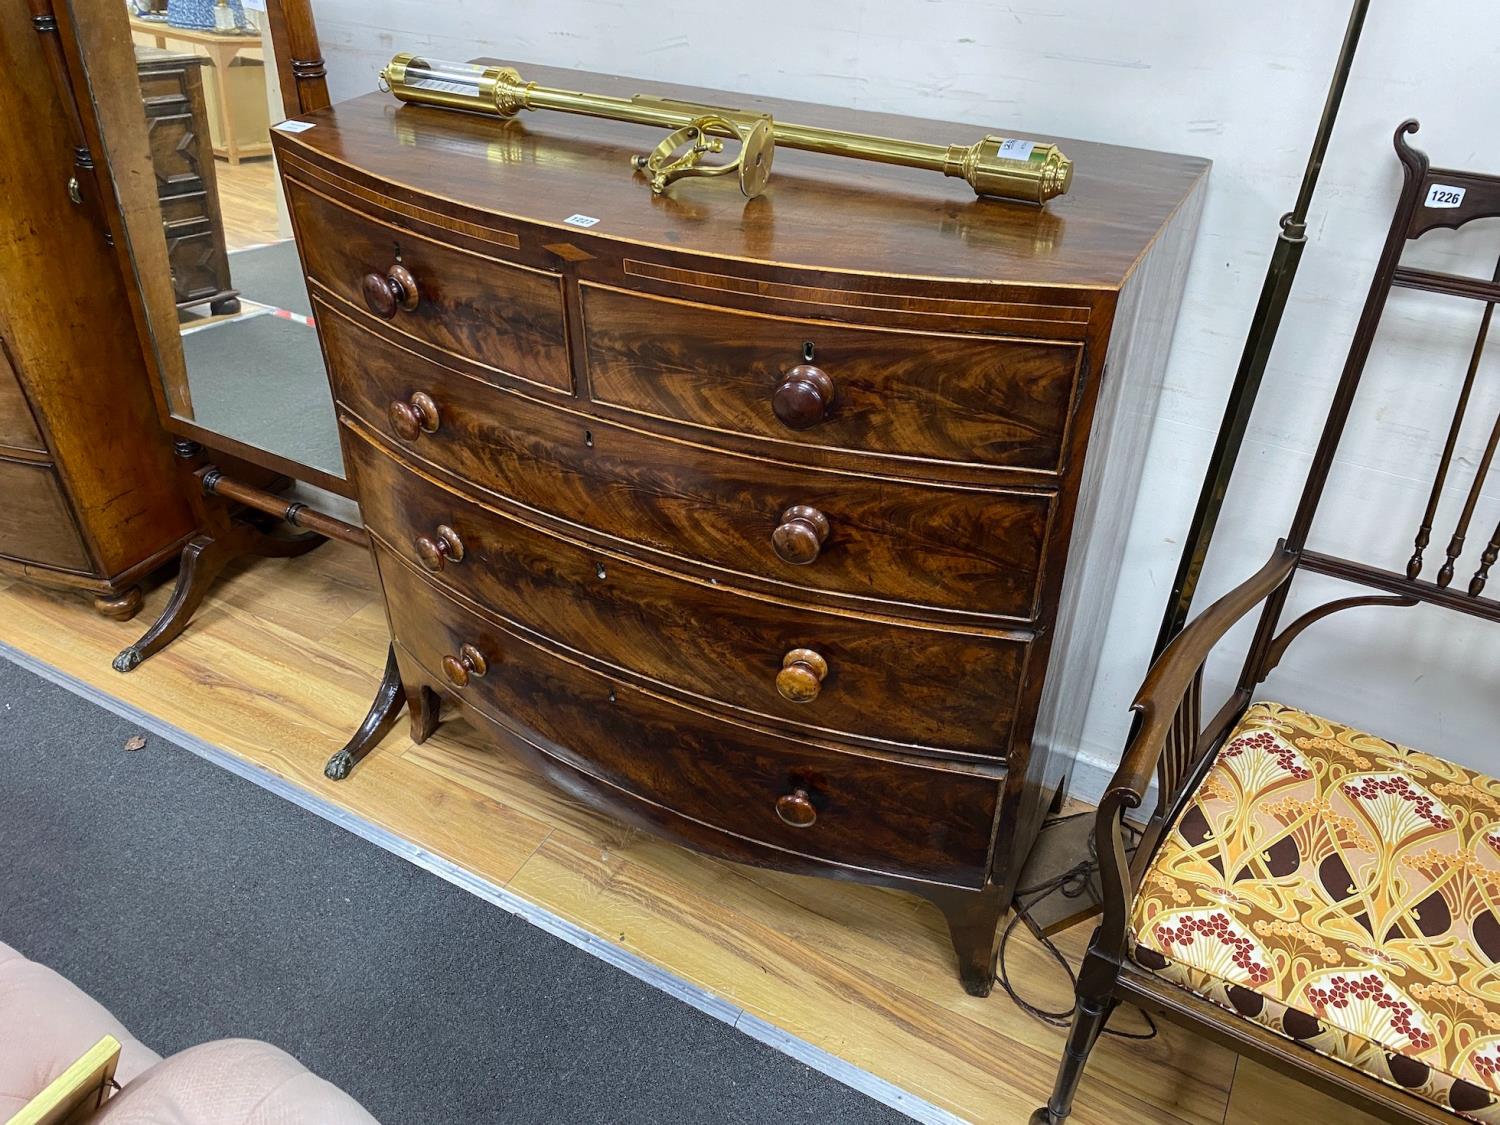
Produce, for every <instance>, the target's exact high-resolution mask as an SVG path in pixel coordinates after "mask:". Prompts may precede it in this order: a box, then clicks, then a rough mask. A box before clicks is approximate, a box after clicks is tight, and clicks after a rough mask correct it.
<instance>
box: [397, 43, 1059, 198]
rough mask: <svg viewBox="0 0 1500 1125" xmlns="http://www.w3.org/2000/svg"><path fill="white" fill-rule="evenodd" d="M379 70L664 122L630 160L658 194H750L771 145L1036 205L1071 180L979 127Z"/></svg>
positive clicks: (1050, 162) (469, 69)
mask: <svg viewBox="0 0 1500 1125" xmlns="http://www.w3.org/2000/svg"><path fill="white" fill-rule="evenodd" d="M380 78H381V82H382V84H383V86H384V88H386V89H388V90H389V91H390V92H391V93H392V94H394V95H396V97H397V98H399V99H401V100H402V101H404V102H418V103H421V104H424V105H435V106H442V107H444V108H447V109H464V110H471V111H473V112H477V113H488V114H491V115H494V116H498V117H514V116H515V115H516V114H517V113H519V112H520V111H521V110H523V109H552V110H558V111H560V112H562V113H577V114H583V115H584V116H587V117H603V118H607V119H609V120H611V121H628V122H632V123H634V124H637V125H653V126H657V127H659V128H662V129H667V130H669V132H668V134H667V136H666V137H665V138H664V139H663V140H662V142H661V143H660V144H659V145H657V146H656V148H655V149H653V150H652V151H651V152H650V153H648V154H646V155H644V156H637V157H635V158H634V159H633V160H632V164H633V165H634V166H635V167H636V168H637V169H639V170H640V171H642V172H644V173H645V174H646V175H647V177H648V178H649V180H650V183H651V190H652V191H653V192H655V193H657V194H658V195H660V194H661V193H663V192H665V191H666V190H667V188H668V187H670V186H671V185H672V183H673V182H674V181H676V180H679V179H683V178H685V177H688V176H724V175H729V174H730V173H734V174H736V175H737V176H738V179H739V184H740V190H741V191H742V192H744V194H745V195H746V197H748V198H752V199H753V198H754V197H755V196H757V195H759V194H760V193H761V192H762V191H764V190H765V186H766V181H767V180H769V179H770V176H771V159H772V157H773V156H774V155H775V152H776V146H777V145H785V146H786V147H787V148H798V149H803V150H804V151H807V152H826V153H831V154H833V155H835V156H849V157H853V158H855V159H857V160H872V161H875V162H877V163H880V164H899V165H901V166H903V167H906V168H926V169H929V170H931V171H933V172H941V173H943V175H945V176H956V177H957V178H958V179H961V180H963V181H964V182H965V183H966V184H968V185H969V186H970V187H971V188H973V189H974V191H975V192H976V193H977V194H978V195H982V196H991V197H994V198H998V199H1015V200H1020V201H1022V202H1025V203H1036V204H1042V203H1045V202H1046V201H1047V200H1049V199H1051V198H1052V197H1053V196H1057V195H1062V194H1063V193H1064V192H1066V191H1067V190H1068V185H1069V184H1070V183H1071V182H1072V179H1073V162H1072V161H1071V160H1069V159H1067V158H1066V157H1065V156H1063V154H1062V153H1061V152H1060V151H1059V150H1058V148H1057V146H1056V145H1053V144H1042V143H1040V142H1034V141H1026V140H1019V139H1015V138H1006V137H997V136H987V137H983V138H981V139H980V140H978V141H976V142H975V143H974V144H971V145H941V144H928V143H926V142H923V141H903V140H897V139H894V138H891V137H872V136H867V135H866V134H863V133H850V132H846V131H844V130H843V129H824V128H820V127H818V126H814V125H789V124H787V123H786V122H783V121H774V120H772V118H771V115H770V114H767V113H754V112H748V111H745V110H737V109H724V108H721V107H719V106H712V105H703V104H701V103H698V102H686V101H678V100H676V99H673V98H658V97H654V96H652V95H650V94H636V95H635V96H634V97H630V98H617V97H611V96H608V95H605V94H585V93H579V92H577V91H575V90H559V89H554V88H552V87H548V86H539V85H537V84H536V83H535V82H527V81H525V80H524V79H523V78H522V77H521V76H520V74H519V73H517V72H516V71H515V70H512V69H511V68H510V67H508V66H480V65H478V64H477V63H452V62H437V61H434V60H429V59H425V58H422V57H420V56H418V55H413V54H400V55H397V56H396V57H395V58H393V59H392V60H391V61H390V63H389V65H387V66H386V68H385V69H384V70H382V71H381V72H380ZM726 139H727V140H732V141H737V142H738V144H739V150H738V151H737V152H736V153H734V155H733V156H732V157H731V158H730V159H728V160H726V161H725V162H723V163H712V164H710V163H704V162H703V160H702V158H703V157H704V156H705V155H708V154H710V153H713V154H718V153H722V152H723V151H724V141H725V140H726Z"/></svg>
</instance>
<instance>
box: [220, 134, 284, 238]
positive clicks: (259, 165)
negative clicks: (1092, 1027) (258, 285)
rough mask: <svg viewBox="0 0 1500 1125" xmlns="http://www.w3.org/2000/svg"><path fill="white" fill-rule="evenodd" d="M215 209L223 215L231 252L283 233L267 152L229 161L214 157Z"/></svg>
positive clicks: (273, 173) (279, 236) (274, 183)
mask: <svg viewBox="0 0 1500 1125" xmlns="http://www.w3.org/2000/svg"><path fill="white" fill-rule="evenodd" d="M214 178H215V179H216V180H217V181H218V184H219V210H220V211H221V212H222V214H223V216H224V244H225V246H226V247H227V248H228V249H229V250H230V251H231V252H232V251H235V250H243V249H244V248H245V247H247V246H259V245H261V244H262V243H265V242H277V241H279V240H281V239H283V238H285V237H286V235H284V234H282V233H281V224H280V219H279V218H278V216H277V213H276V197H277V194H278V193H279V192H280V190H281V189H280V187H279V186H278V185H277V183H276V165H275V163H274V162H273V161H272V160H271V158H270V157H269V156H259V157H256V158H255V159H253V160H242V161H240V162H239V163H238V164H230V163H229V162H228V161H227V160H215V161H214Z"/></svg>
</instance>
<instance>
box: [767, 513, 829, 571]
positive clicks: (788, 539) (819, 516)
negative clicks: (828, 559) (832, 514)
mask: <svg viewBox="0 0 1500 1125" xmlns="http://www.w3.org/2000/svg"><path fill="white" fill-rule="evenodd" d="M827 538H828V517H827V516H825V515H824V514H823V513H822V512H820V511H818V509H816V508H811V507H808V506H807V505H806V504H795V505H793V506H792V507H790V508H788V509H787V510H786V511H784V512H782V513H781V523H779V524H777V526H776V530H775V531H773V532H771V546H773V547H775V548H776V554H777V556H778V557H779V558H780V559H781V561H782V562H789V563H791V564H792V565H793V566H806V565H807V564H808V563H810V562H813V561H814V560H816V559H817V557H818V552H819V551H821V550H822V549H823V541H824V540H826V539H827Z"/></svg>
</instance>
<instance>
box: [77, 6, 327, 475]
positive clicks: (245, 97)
mask: <svg viewBox="0 0 1500 1125" xmlns="http://www.w3.org/2000/svg"><path fill="white" fill-rule="evenodd" d="M123 3H124V6H125V9H126V11H125V13H124V15H125V17H126V19H127V20H128V24H129V38H130V46H131V50H132V51H133V54H134V61H135V76H136V79H137V87H138V88H137V89H136V90H132V91H121V93H120V96H121V97H122V98H128V99H130V100H132V102H133V104H132V105H131V106H130V107H129V111H127V108H126V107H124V106H118V107H115V110H116V112H113V113H111V114H109V118H110V120H108V121H102V123H103V124H105V125H106V126H107V127H109V128H110V132H111V135H110V136H109V137H108V138H106V147H107V148H108V149H109V150H110V151H109V155H110V161H111V165H112V167H113V169H114V171H115V181H116V184H117V190H118V191H119V192H120V193H121V197H122V198H121V203H122V205H123V206H124V208H125V211H126V215H127V223H128V225H129V231H130V243H131V244H130V255H131V258H132V260H133V261H134V263H135V269H136V274H137V281H138V283H139V285H140V287H141V290H142V293H143V295H144V299H145V305H146V309H147V313H148V317H149V320H150V323H151V329H152V334H153V336H154V338H155V345H156V350H157V357H158V368H159V370H160V372H161V379H162V389H163V392H164V394H165V399H166V403H167V405H168V408H169V409H170V412H171V414H172V415H173V416H174V417H175V418H178V419H181V420H183V421H187V422H191V423H193V424H194V425H196V426H198V427H202V428H203V429H204V430H208V431H212V433H214V434H217V435H223V436H225V437H228V438H232V439H234V441H236V442H239V443H242V444H243V445H244V446H248V447H251V448H253V449H257V450H264V451H267V452H269V453H272V454H275V455H277V456H278V457H281V458H284V459H286V460H288V461H291V462H295V463H296V464H297V465H301V466H307V467H310V468H312V469H314V470H318V471H320V472H322V473H326V474H328V475H330V476H332V477H339V478H341V477H342V476H343V464H342V460H341V457H340V454H339V442H338V427H337V424H336V421H335V417H334V408H333V400H332V396H331V394H330V392H329V388H328V380H327V378H326V376H325V374H324V367H323V357H322V353H321V351H320V349H319V346H318V338H317V333H316V331H315V330H314V327H313V320H312V309H311V307H310V306H309V304H308V298H307V289H306V286H305V285H304V283H303V278H302V269H301V266H300V263H299V261H298V257H297V247H296V244H295V242H294V241H293V239H292V229H291V224H290V222H289V220H288V217H287V208H286V203H285V200H284V199H283V198H282V193H281V188H280V184H279V180H278V177H277V174H276V167H275V163H274V160H273V158H272V156H271V126H272V125H273V124H274V123H276V122H280V121H282V120H283V119H284V118H285V117H286V116H287V114H286V113H285V111H284V110H283V107H282V98H281V89H280V85H279V82H278V78H277V68H276V60H275V54H274V47H273V44H272V41H271V35H270V30H269V22H268V20H267V18H266V14H265V12H264V10H263V9H264V0H123ZM96 93H98V91H97V90H96ZM102 117H103V114H101V118H102ZM122 168H125V169H128V170H130V171H132V172H133V173H135V174H134V175H131V176H129V177H128V178H127V177H124V176H121V175H120V172H121V169H122ZM132 194H134V196H135V198H128V197H129V196H131V195H132ZM229 451H230V452H234V451H235V450H234V449H233V447H229Z"/></svg>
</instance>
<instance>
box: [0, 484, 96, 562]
mask: <svg viewBox="0 0 1500 1125" xmlns="http://www.w3.org/2000/svg"><path fill="white" fill-rule="evenodd" d="M0 496H4V497H5V503H3V504H0V555H5V556H7V557H9V558H13V559H20V560H22V561H24V562H33V563H40V564H41V565H43V566H52V567H57V568H58V569H60V570H79V571H82V570H88V569H89V554H88V550H87V549H86V548H85V547H84V545H83V540H82V538H81V537H80V536H79V534H78V527H77V525H76V524H75V523H74V522H73V513H72V509H71V508H69V506H68V501H67V498H66V496H64V494H63V490H62V483H61V482H60V481H59V480H58V479H57V473H56V471H55V470H54V469H53V468H52V466H50V465H37V464H32V463H30V462H25V461H7V460H4V459H0Z"/></svg>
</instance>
